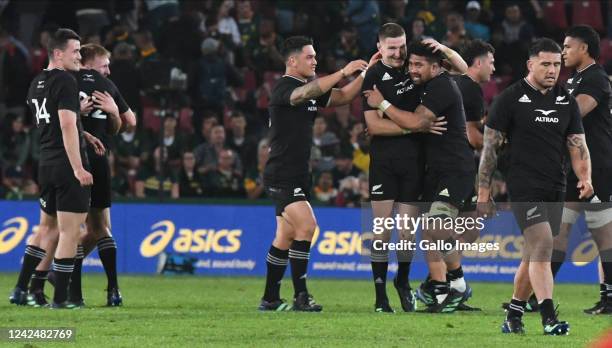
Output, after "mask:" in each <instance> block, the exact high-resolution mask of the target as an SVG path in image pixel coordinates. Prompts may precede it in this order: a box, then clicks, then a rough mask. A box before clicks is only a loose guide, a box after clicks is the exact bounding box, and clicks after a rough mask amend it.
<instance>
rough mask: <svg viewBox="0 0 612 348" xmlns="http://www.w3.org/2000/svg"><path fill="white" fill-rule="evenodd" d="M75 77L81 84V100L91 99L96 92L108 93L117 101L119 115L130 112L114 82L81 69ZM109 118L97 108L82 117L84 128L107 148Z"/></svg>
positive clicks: (95, 72)
mask: <svg viewBox="0 0 612 348" xmlns="http://www.w3.org/2000/svg"><path fill="white" fill-rule="evenodd" d="M75 75H76V79H77V82H78V84H79V97H80V99H84V98H86V97H91V96H92V95H93V92H94V91H98V92H101V93H104V92H108V93H109V94H110V95H111V96H112V97H113V99H114V100H115V103H116V104H117V107H118V108H119V114H122V113H124V112H126V111H128V110H129V106H128V105H127V103H126V102H125V100H124V99H123V97H122V96H121V93H119V89H117V87H116V86H115V84H114V83H113V81H111V80H109V79H107V78H106V77H104V76H103V75H102V74H100V73H99V72H97V71H96V70H93V69H81V70H79V71H78V72H76V73H75ZM109 117H110V116H109V115H107V114H106V113H105V112H104V111H102V110H100V109H97V108H95V107H94V108H93V109H92V110H91V111H90V112H89V114H87V115H82V117H81V118H82V120H83V128H84V129H85V130H86V131H87V132H89V133H90V134H91V135H93V136H95V137H96V138H98V139H100V140H101V141H102V143H103V144H104V146H105V147H107V146H108V145H109V135H108V128H109V127H110V120H109Z"/></svg>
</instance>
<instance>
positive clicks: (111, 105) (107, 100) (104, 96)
mask: <svg viewBox="0 0 612 348" xmlns="http://www.w3.org/2000/svg"><path fill="white" fill-rule="evenodd" d="M93 100H94V106H95V107H97V108H98V109H100V110H102V111H104V112H106V113H109V114H112V115H119V107H117V104H116V103H115V100H114V99H113V97H112V96H111V95H110V94H109V93H108V92H106V91H105V92H104V93H102V92H99V91H94V92H93Z"/></svg>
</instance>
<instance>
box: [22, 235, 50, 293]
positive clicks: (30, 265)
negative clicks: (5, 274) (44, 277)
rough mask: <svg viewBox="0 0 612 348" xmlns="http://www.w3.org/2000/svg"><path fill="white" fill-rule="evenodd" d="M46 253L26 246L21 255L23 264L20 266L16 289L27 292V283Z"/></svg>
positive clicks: (37, 248) (31, 246)
mask: <svg viewBox="0 0 612 348" xmlns="http://www.w3.org/2000/svg"><path fill="white" fill-rule="evenodd" d="M45 255H47V253H46V252H45V251H44V250H43V249H41V248H39V247H35V246H33V245H28V246H26V249H25V253H24V255H23V264H22V265H21V271H20V272H19V278H18V279H17V287H18V288H19V289H21V290H23V291H27V290H28V283H29V282H30V278H31V277H32V273H34V270H35V269H36V266H38V264H39V263H40V261H42V259H44V258H45Z"/></svg>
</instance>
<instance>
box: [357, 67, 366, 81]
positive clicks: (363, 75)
mask: <svg viewBox="0 0 612 348" xmlns="http://www.w3.org/2000/svg"><path fill="white" fill-rule="evenodd" d="M366 71H368V68H365V69H363V71H362V72H361V74H359V76H361V78H362V79H365V75H366Z"/></svg>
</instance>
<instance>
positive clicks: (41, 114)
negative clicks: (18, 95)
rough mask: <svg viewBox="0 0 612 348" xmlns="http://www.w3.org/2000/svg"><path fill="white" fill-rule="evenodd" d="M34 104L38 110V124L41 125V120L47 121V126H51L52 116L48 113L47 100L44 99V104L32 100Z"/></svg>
mask: <svg viewBox="0 0 612 348" xmlns="http://www.w3.org/2000/svg"><path fill="white" fill-rule="evenodd" d="M32 104H34V107H35V108H36V124H37V125H39V124H40V120H41V119H42V120H45V123H46V124H49V122H51V121H50V119H51V114H49V113H48V112H47V98H45V99H43V101H42V104H40V105H39V104H38V99H32Z"/></svg>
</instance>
